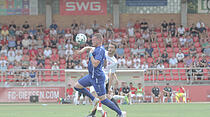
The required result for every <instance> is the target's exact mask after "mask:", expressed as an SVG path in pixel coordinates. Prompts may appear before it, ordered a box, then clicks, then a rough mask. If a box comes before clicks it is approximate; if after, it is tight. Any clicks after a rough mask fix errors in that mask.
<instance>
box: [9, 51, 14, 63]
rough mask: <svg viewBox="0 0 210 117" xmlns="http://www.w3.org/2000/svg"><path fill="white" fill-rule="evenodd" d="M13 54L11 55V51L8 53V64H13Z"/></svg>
mask: <svg viewBox="0 0 210 117" xmlns="http://www.w3.org/2000/svg"><path fill="white" fill-rule="evenodd" d="M14 61H15V56H13V55H12V53H8V62H9V64H14Z"/></svg>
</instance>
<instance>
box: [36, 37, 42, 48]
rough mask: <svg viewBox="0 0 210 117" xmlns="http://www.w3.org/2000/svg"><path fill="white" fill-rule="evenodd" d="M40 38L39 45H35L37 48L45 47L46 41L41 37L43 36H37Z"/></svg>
mask: <svg viewBox="0 0 210 117" xmlns="http://www.w3.org/2000/svg"><path fill="white" fill-rule="evenodd" d="M37 39H38V40H37V45H36V46H35V47H36V48H43V47H44V46H43V45H44V41H43V40H42V39H41V37H40V36H39V37H38V38H37Z"/></svg>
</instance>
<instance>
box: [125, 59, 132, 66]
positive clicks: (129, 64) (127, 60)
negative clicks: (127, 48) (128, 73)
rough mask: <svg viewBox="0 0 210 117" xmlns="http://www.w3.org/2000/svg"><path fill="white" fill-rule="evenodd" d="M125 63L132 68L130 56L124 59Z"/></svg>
mask: <svg viewBox="0 0 210 117" xmlns="http://www.w3.org/2000/svg"><path fill="white" fill-rule="evenodd" d="M125 65H126V67H127V68H133V62H132V60H131V57H130V56H128V58H127V59H126V64H125Z"/></svg>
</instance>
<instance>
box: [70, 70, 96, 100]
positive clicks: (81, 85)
mask: <svg viewBox="0 0 210 117" xmlns="http://www.w3.org/2000/svg"><path fill="white" fill-rule="evenodd" d="M91 80H92V79H91V78H90V76H89V74H88V75H86V76H84V77H83V78H81V79H79V80H78V81H77V83H76V84H75V86H74V89H75V90H77V91H79V92H81V93H83V94H84V95H86V96H88V97H89V98H90V99H91V100H92V101H93V100H94V99H95V97H94V96H93V95H92V94H91V93H90V92H89V91H88V90H87V89H86V88H85V87H87V86H91Z"/></svg>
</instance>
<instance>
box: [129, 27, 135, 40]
mask: <svg viewBox="0 0 210 117" xmlns="http://www.w3.org/2000/svg"><path fill="white" fill-rule="evenodd" d="M128 36H129V37H133V36H134V28H133V27H132V26H130V27H129V28H128Z"/></svg>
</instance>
